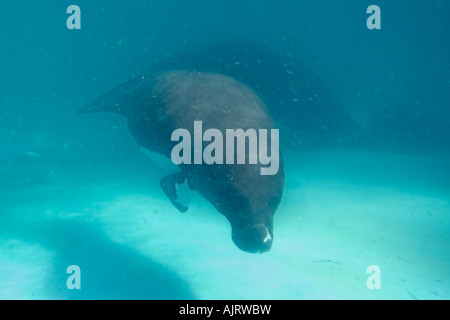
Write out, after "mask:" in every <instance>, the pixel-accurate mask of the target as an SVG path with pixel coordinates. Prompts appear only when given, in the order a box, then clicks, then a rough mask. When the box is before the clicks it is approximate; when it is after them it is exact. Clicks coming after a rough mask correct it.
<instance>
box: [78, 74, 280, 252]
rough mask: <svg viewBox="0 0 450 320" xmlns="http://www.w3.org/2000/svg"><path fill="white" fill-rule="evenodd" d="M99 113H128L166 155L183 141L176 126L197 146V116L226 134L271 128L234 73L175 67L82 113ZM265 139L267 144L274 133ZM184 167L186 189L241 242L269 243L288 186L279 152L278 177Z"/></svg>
mask: <svg viewBox="0 0 450 320" xmlns="http://www.w3.org/2000/svg"><path fill="white" fill-rule="evenodd" d="M99 111H109V112H115V113H119V114H122V115H124V116H125V117H126V118H127V120H128V126H129V130H130V132H131V134H132V136H133V137H134V139H135V140H136V142H137V143H138V144H139V145H141V146H142V147H143V148H146V149H148V150H151V151H154V152H157V153H160V154H162V155H164V156H166V157H167V158H170V154H171V151H172V148H173V147H174V145H175V144H177V143H178V142H172V141H171V134H172V132H173V131H174V130H175V129H178V128H184V129H187V130H189V131H190V133H191V137H192V144H193V137H194V132H193V125H194V121H196V120H200V121H202V124H203V132H204V131H205V130H207V129H208V128H216V129H219V130H220V131H221V132H222V133H223V135H224V138H225V130H226V129H238V128H241V129H244V130H247V129H249V128H253V129H256V130H258V129H267V130H268V132H270V129H273V123H272V120H271V118H270V116H269V115H268V113H267V111H266V108H265V106H264V104H263V103H262V101H261V100H260V99H259V98H258V96H257V95H256V94H255V93H254V92H253V91H252V90H251V89H249V88H248V87H246V86H245V85H243V84H242V83H240V82H238V81H236V80H234V79H232V78H230V77H227V76H223V75H219V74H213V73H190V72H186V71H172V72H168V73H164V74H161V75H157V76H142V77H139V78H136V79H133V80H131V81H129V82H127V83H125V84H123V85H121V86H119V87H118V88H116V89H114V90H112V91H110V92H109V93H107V94H105V95H104V96H101V97H99V98H97V99H96V100H94V101H93V102H92V103H90V104H88V105H86V106H84V107H83V108H81V109H80V110H79V111H78V113H79V114H84V113H90V112H99ZM268 137H269V141H268V146H270V134H268ZM206 144H207V143H206V142H204V143H203V147H205V145H206ZM224 145H225V141H224ZM246 152H247V153H248V149H247V150H246ZM192 154H193V153H192ZM246 157H248V154H247V155H246ZM246 159H247V161H246V163H248V158H246ZM179 168H180V169H181V171H182V172H181V175H183V180H184V178H187V183H188V185H189V187H190V188H191V189H192V190H196V191H198V192H199V193H200V194H201V195H202V196H203V197H204V198H206V199H207V200H208V201H209V202H210V203H211V204H213V205H214V207H215V208H216V209H217V210H218V211H219V212H220V213H222V214H223V215H224V216H225V217H226V218H227V219H228V220H229V222H230V224H231V227H232V239H233V241H234V243H235V244H236V246H238V247H239V248H240V249H241V250H243V251H246V252H251V253H257V252H265V251H268V250H269V249H270V248H271V245H272V240H273V215H274V213H275V211H276V209H277V207H278V205H279V203H280V201H281V197H282V194H283V190H284V167H283V160H282V158H281V155H280V162H279V170H278V173H277V174H275V175H261V174H260V168H261V164H259V163H258V164H239V165H237V164H235V165H227V164H220V165H218V164H213V165H206V164H201V165H195V164H191V165H187V164H186V165H183V164H182V165H180V166H179ZM163 179H164V178H163Z"/></svg>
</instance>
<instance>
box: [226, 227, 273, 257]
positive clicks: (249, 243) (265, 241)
mask: <svg viewBox="0 0 450 320" xmlns="http://www.w3.org/2000/svg"><path fill="white" fill-rule="evenodd" d="M232 238H233V242H234V244H235V245H236V246H237V247H238V248H239V249H241V250H243V251H245V252H249V253H263V252H266V251H269V250H270V248H271V247H272V239H273V236H272V233H271V231H269V229H268V228H267V227H266V226H265V225H263V224H255V225H253V226H250V227H245V228H243V229H237V230H235V229H234V228H233V233H232Z"/></svg>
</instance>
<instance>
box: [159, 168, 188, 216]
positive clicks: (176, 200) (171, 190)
mask: <svg viewBox="0 0 450 320" xmlns="http://www.w3.org/2000/svg"><path fill="white" fill-rule="evenodd" d="M160 185H161V188H162V189H163V191H164V193H165V194H166V195H167V197H168V198H169V200H170V201H171V202H172V204H173V205H174V206H175V208H177V209H178V210H180V211H181V212H186V211H187V209H188V208H189V202H190V201H191V196H192V191H191V189H190V188H189V186H188V183H187V178H186V175H185V174H184V173H183V172H179V173H175V174H170V175H168V176H165V177H164V178H162V179H161V181H160Z"/></svg>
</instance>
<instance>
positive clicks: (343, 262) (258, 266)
mask: <svg viewBox="0 0 450 320" xmlns="http://www.w3.org/2000/svg"><path fill="white" fill-rule="evenodd" d="M30 156H33V155H30ZM285 162H286V178H287V181H286V190H285V194H284V198H283V201H282V203H281V205H280V207H279V209H278V211H277V212H276V215H275V221H274V223H275V231H274V244H273V247H272V250H271V251H270V252H268V253H265V254H261V255H254V254H248V253H244V252H241V251H240V250H239V249H237V248H236V247H235V246H234V244H233V243H232V241H231V237H230V226H229V224H228V222H227V221H226V219H225V217H223V216H221V215H220V214H218V213H217V211H216V210H215V209H214V208H213V207H212V205H211V204H209V203H208V202H206V201H205V200H204V199H203V198H202V197H201V196H199V195H198V194H197V195H194V197H193V199H192V201H191V206H190V209H189V211H188V212H186V213H184V214H181V213H180V212H178V211H177V210H176V209H175V208H174V207H173V206H172V205H171V203H170V202H169V201H168V200H167V199H166V198H165V195H164V194H163V192H162V191H161V189H160V187H159V177H158V175H159V173H158V170H157V169H156V168H154V167H152V165H150V164H149V166H148V167H146V168H147V169H146V170H143V169H142V168H136V166H132V165H127V164H126V163H124V164H123V167H122V168H112V167H111V168H109V167H105V168H104V172H106V174H104V175H103V176H100V177H96V178H95V179H92V180H89V181H87V180H88V179H85V178H83V177H77V176H72V177H63V178H58V174H56V173H53V175H52V178H51V179H36V180H27V181H29V183H26V182H25V181H22V183H17V184H14V183H11V184H9V185H4V186H3V187H4V188H2V190H3V191H2V195H1V197H2V198H3V200H2V211H1V213H0V215H1V216H0V229H1V232H0V299H450V214H449V211H450V188H449V185H448V178H449V177H448V173H447V171H446V170H445V168H446V156H444V155H433V156H414V155H393V154H385V153H373V152H363V151H361V152H349V151H330V150H327V151H320V152H319V151H317V152H309V153H305V154H294V153H287V154H285ZM105 166H106V164H105ZM119 171H120V174H119V175H118V174H117V172H119ZM108 172H109V173H110V174H108ZM125 177H126V178H125ZM22 179H23V178H22ZM72 264H75V265H78V266H79V267H80V269H81V289H80V290H69V289H67V287H66V280H67V277H68V276H69V275H68V274H67V273H66V268H67V267H68V266H69V265H72ZM370 265H378V266H379V267H380V270H381V289H379V290H376V289H374V290H369V289H368V288H367V284H366V281H367V278H368V277H369V274H367V273H366V268H367V267H368V266H370Z"/></svg>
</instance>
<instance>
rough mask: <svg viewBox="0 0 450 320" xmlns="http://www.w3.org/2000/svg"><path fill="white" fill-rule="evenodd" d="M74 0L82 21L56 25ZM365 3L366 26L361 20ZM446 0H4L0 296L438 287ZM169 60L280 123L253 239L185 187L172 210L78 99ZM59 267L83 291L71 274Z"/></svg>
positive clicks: (349, 292)
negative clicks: (251, 246) (264, 228)
mask: <svg viewBox="0 0 450 320" xmlns="http://www.w3.org/2000/svg"><path fill="white" fill-rule="evenodd" d="M72 4H76V5H78V6H79V8H80V9H81V29H79V30H69V29H68V28H67V26H66V20H67V19H68V17H69V16H70V15H69V14H67V13H66V9H67V7H68V6H69V5H72ZM372 4H376V5H378V6H379V7H380V9H381V29H380V30H369V29H368V28H367V26H366V20H367V18H368V17H369V14H367V13H366V9H367V7H368V6H369V5H372ZM449 10H450V3H449V2H447V1H415V2H414V3H411V2H410V1H382V0H379V1H376V3H375V2H372V1H370V2H369V1H350V0H345V1H328V0H327V1H324V0H319V1H309V0H308V1H287V0H278V1H271V0H267V1H230V0H228V1H221V0H217V1H186V0H185V1H175V0H174V1H162V0H161V1H158V0H152V1H103V0H99V1H81V0H77V1H75V2H73V3H72V2H68V1H46V2H45V3H40V2H25V1H3V2H2V3H1V4H0V26H1V28H0V36H1V39H2V43H1V45H0V58H1V59H0V70H1V73H0V128H1V134H0V298H1V299H449V298H450V271H449V270H450V203H449V200H450V185H449V183H448V181H449V178H450V171H449V169H448V163H449V158H450V157H449V152H450V120H449V119H450V76H449V75H450V58H449V57H450V43H449V40H448V30H450V21H449V20H448V19H447V16H448V14H447V13H448V12H449ZM174 69H186V70H197V71H203V72H207V71H208V72H217V73H222V74H226V75H229V76H231V77H233V78H235V79H237V80H239V81H241V82H243V83H245V84H246V85H248V86H249V87H251V88H252V89H253V90H254V91H255V93H257V94H258V95H259V96H260V97H261V99H262V100H263V101H264V102H265V104H266V105H267V107H268V109H269V111H270V113H271V115H272V118H273V120H274V122H275V124H276V126H277V127H278V128H279V129H280V139H281V149H282V153H283V157H284V160H285V172H286V186H285V191H284V196H283V199H282V202H281V204H280V207H279V208H278V210H277V212H276V214H275V217H274V242H273V246H272V249H271V250H270V251H269V252H267V253H264V254H261V255H254V254H248V253H245V252H242V251H240V250H239V249H238V248H237V247H236V246H235V245H234V244H233V242H232V241H231V237H230V233H231V228H230V226H229V223H228V221H227V220H226V218H225V217H224V216H222V215H220V214H219V213H218V212H217V210H216V209H215V208H214V207H213V206H212V205H211V204H210V203H208V202H207V201H206V200H205V199H203V198H202V197H201V196H200V195H199V194H195V193H194V196H193V199H192V200H191V205H190V208H189V210H188V211H187V212H186V213H183V214H182V213H180V212H179V211H178V210H176V209H175V208H174V207H173V206H172V204H171V203H170V201H169V200H168V199H167V198H166V196H165V194H164V193H163V192H162V190H161V188H160V186H159V180H160V178H161V174H160V170H159V168H158V167H157V165H156V164H154V163H153V162H151V161H150V160H149V159H148V158H147V156H146V155H145V154H144V153H142V152H141V150H140V149H139V147H138V146H137V145H136V143H135V142H134V141H133V139H132V138H131V136H130V134H129V132H128V129H127V126H126V121H124V119H123V118H121V117H119V116H117V115H114V114H92V115H88V116H83V117H81V116H77V115H76V110H77V109H78V108H80V107H81V106H83V105H84V104H86V103H87V102H89V101H91V100H92V99H94V98H96V97H97V96H99V95H101V94H103V93H105V92H107V91H108V90H110V89H112V88H114V87H116V86H118V85H119V84H121V83H123V82H125V81H127V80H129V79H131V78H133V77H137V76H139V75H141V74H145V73H152V72H164V71H169V70H174ZM71 265H77V266H79V268H80V277H79V281H80V282H81V289H69V288H68V286H67V280H68V278H69V277H70V276H71V274H69V273H67V268H68V267H69V266H71ZM372 265H376V266H378V267H379V270H380V271H381V273H380V274H379V275H378V276H379V277H378V279H379V280H380V283H381V287H380V288H379V289H377V288H374V289H370V288H369V287H370V285H369V286H368V282H367V281H368V279H369V278H370V277H371V276H372V274H370V273H367V268H368V267H369V266H372ZM370 279H372V278H370ZM369 282H370V281H369Z"/></svg>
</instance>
